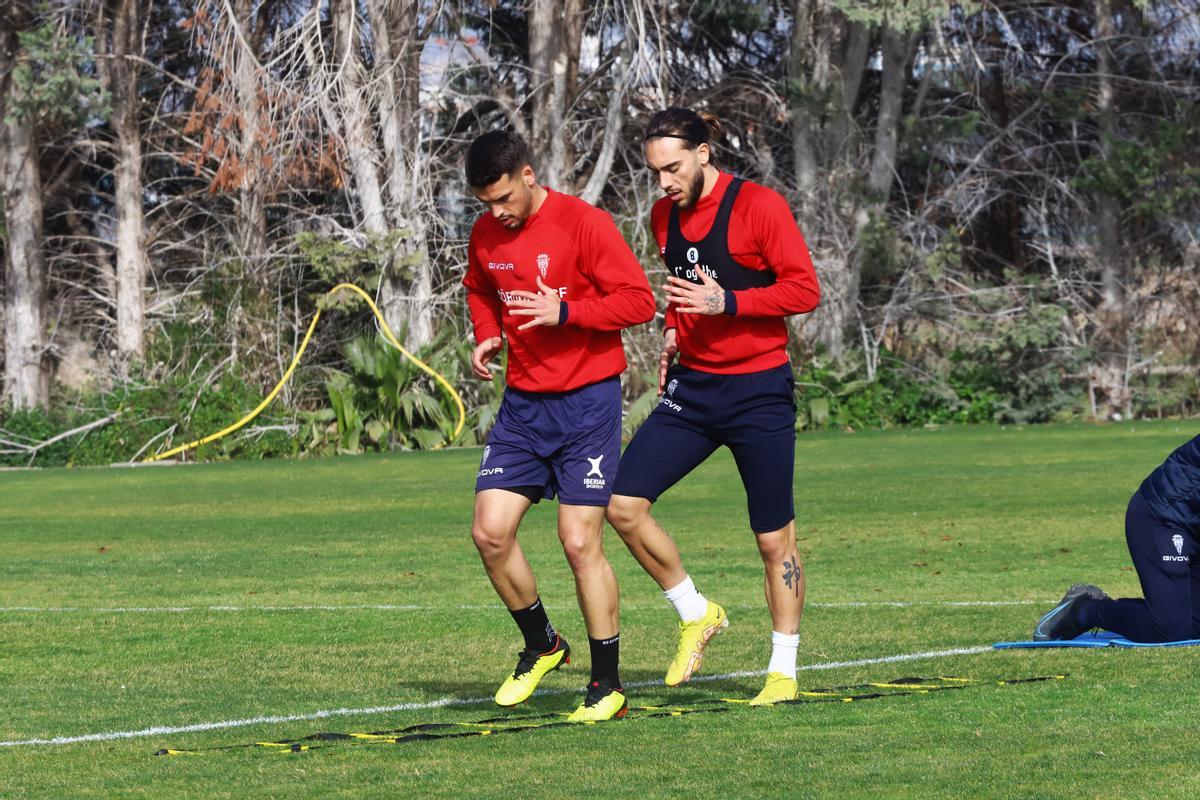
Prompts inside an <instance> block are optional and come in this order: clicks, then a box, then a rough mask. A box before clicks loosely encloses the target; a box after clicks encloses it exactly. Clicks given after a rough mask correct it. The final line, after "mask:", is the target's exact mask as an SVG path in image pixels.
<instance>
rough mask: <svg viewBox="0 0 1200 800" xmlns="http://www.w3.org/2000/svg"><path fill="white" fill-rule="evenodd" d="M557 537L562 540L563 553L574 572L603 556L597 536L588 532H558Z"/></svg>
mask: <svg viewBox="0 0 1200 800" xmlns="http://www.w3.org/2000/svg"><path fill="white" fill-rule="evenodd" d="M558 538H559V540H560V541H561V542H562V548H563V555H565V556H566V557H567V563H568V564H570V565H571V569H572V571H574V572H579V571H581V570H586V569H587V568H588V567H590V566H592V565H593V564H595V563H596V562H597V561H599V560H602V559H603V558H604V551H603V549H601V547H600V539H599V537H598V536H595V535H593V534H591V533H589V532H586V531H568V532H563V533H560V534H559V537H558Z"/></svg>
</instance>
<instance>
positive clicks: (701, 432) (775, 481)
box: [613, 364, 796, 533]
mask: <svg viewBox="0 0 1200 800" xmlns="http://www.w3.org/2000/svg"><path fill="white" fill-rule="evenodd" d="M794 387H795V379H794V378H793V377H792V368H791V366H790V365H789V364H783V365H781V366H779V367H775V368H773V369H767V370H763V371H761V372H750V373H746V374H744V375H718V374H714V373H711V372H700V371H698V370H694V369H688V368H687V367H683V366H680V365H675V366H673V367H671V369H670V371H669V372H668V373H667V385H666V389H665V391H664V392H663V394H662V397H660V398H659V401H658V407H657V408H655V409H654V411H653V412H651V414H650V416H649V417H647V418H646V422H645V423H644V424H643V425H642V427H641V428H640V429H639V430H638V432H637V434H635V435H634V437H633V441H631V442H630V443H629V446H628V447H626V448H625V454H624V455H623V456H622V457H621V470H620V475H619V476H618V478H617V481H616V484H615V486H614V487H613V493H614V494H621V495H628V496H630V497H644V498H646V499H647V500H649V501H650V502H652V503H653V502H654V501H655V500H657V499H658V497H659V495H661V494H662V493H663V492H665V491H666V490H667V489H670V488H671V487H672V486H674V485H675V484H676V483H678V482H679V480H680V479H681V478H683V476H684V475H687V474H688V473H689V472H691V471H692V470H693V469H695V468H696V467H697V466H699V465H700V463H701V462H702V461H704V460H705V459H706V458H708V457H709V456H710V455H712V454H713V451H715V450H716V449H717V448H718V447H720V446H721V445H725V446H726V447H728V448H729V449H730V451H731V452H732V453H733V458H734V461H735V462H736V463H737V468H738V472H739V473H740V474H741V476H742V485H743V486H744V487H745V489H746V506H747V508H748V510H749V512H750V528H751V529H752V530H753V531H754V532H755V533H766V532H768V531H773V530H777V529H779V528H782V527H783V526H784V525H787V524H788V523H789V522H791V521H792V520H793V519H794V518H795V516H796V508H795V502H794V500H793V498H792V475H793V472H794V459H795V452H796V400H795V396H794V394H793V391H794Z"/></svg>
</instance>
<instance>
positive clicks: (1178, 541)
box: [1171, 533, 1183, 555]
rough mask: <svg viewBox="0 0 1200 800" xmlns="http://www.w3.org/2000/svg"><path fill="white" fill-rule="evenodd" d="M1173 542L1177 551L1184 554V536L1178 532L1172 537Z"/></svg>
mask: <svg viewBox="0 0 1200 800" xmlns="http://www.w3.org/2000/svg"><path fill="white" fill-rule="evenodd" d="M1171 544H1173V545H1175V552H1176V553H1178V554H1179V555H1183V537H1182V536H1180V535H1179V534H1178V533H1177V534H1175V535H1174V536H1172V537H1171Z"/></svg>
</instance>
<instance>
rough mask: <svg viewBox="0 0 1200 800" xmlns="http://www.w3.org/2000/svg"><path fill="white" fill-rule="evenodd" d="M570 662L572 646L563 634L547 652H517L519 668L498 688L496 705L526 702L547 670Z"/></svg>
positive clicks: (512, 704) (549, 670)
mask: <svg viewBox="0 0 1200 800" xmlns="http://www.w3.org/2000/svg"><path fill="white" fill-rule="evenodd" d="M570 663H571V646H570V645H568V644H567V640H566V639H564V638H562V637H561V636H559V637H558V639H557V641H555V643H554V647H553V649H551V650H548V651H546V652H545V653H535V652H534V651H532V650H522V651H521V652H520V653H518V654H517V668H516V669H514V670H513V674H512V675H509V676H508V677H507V678H505V679H504V683H502V684H500V688H499V689H497V690H496V705H498V706H515V705H517V704H518V703H524V702H525V701H526V700H528V699H529V696H530V695H531V694H533V690H534V689H536V688H537V685H538V683H539V682H540V681H541V680H542V678H543V677H545V675H546V673H547V672H553V671H554V670H556V669H558V668H559V667H561V666H562V665H563V664H570Z"/></svg>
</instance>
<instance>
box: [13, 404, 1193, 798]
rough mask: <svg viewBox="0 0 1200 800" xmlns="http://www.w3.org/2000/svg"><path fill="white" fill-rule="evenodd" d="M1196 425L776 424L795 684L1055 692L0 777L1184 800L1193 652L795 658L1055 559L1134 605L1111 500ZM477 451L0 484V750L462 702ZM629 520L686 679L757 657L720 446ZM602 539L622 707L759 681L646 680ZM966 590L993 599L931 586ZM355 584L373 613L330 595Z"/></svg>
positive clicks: (730, 475)
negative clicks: (788, 530)
mask: <svg viewBox="0 0 1200 800" xmlns="http://www.w3.org/2000/svg"><path fill="white" fill-rule="evenodd" d="M1196 432H1197V424H1196V423H1179V422H1156V423H1136V424H1122V425H1111V426H1084V425H1080V426H1061V427H1060V426H1055V427H1037V428H1033V427H1031V428H999V427H988V428H945V429H938V430H918V431H890V432H859V433H853V434H843V433H826V434H815V435H814V434H804V435H802V436H801V437H800V439H799V443H798V448H797V474H796V500H797V511H798V518H797V521H798V527H799V537H800V540H801V541H800V548H801V553H802V555H803V556H804V559H805V565H806V568H807V576H808V592H809V594H808V599H809V606H808V608H807V610H806V613H805V619H804V623H803V626H802V632H801V649H800V664H801V666H802V671H801V672H800V683H801V688H818V687H827V686H834V685H840V684H851V683H858V682H861V681H880V680H887V679H892V678H897V677H900V676H905V675H954V676H961V677H968V678H977V679H981V680H987V681H992V680H995V679H999V678H1021V677H1028V676H1034V675H1046V674H1055V673H1069V674H1070V677H1069V678H1068V679H1066V680H1063V681H1056V682H1047V683H1038V684H1031V685H1024V686H1003V687H995V686H984V685H981V686H977V687H972V688H968V689H964V690H961V691H954V692H943V693H933V694H929V695H914V696H906V697H897V698H890V699H882V700H875V701H870V702H861V703H831V704H820V705H805V706H792V707H777V708H773V709H750V708H747V707H744V706H737V705H735V706H732V707H731V710H730V711H728V712H726V713H720V714H704V715H694V716H684V717H679V718H666V719H630V720H626V721H621V722H615V723H606V724H602V725H595V726H580V727H573V728H570V729H564V728H555V729H551V730H545V731H532V732H528V733H520V734H512V735H506V736H487V737H478V738H467V739H458V740H447V741H436V742H419V743H413V744H403V745H386V744H375V745H358V746H344V745H334V746H329V747H325V748H322V749H318V750H312V751H310V752H305V753H279V752H275V751H271V750H267V749H264V748H250V749H244V750H234V751H229V752H218V753H209V754H205V755H200V756H176V757H155V756H154V755H153V754H154V751H155V750H157V749H158V748H160V747H176V748H201V747H210V746H214V745H222V744H233V743H241V742H253V741H256V740H266V739H280V738H293V737H299V736H304V735H307V734H311V733H314V732H317V731H323V730H332V731H370V730H380V729H391V728H398V727H403V726H406V725H411V724H415V723H419V722H454V721H468V720H476V719H481V718H484V717H490V716H494V715H496V714H497V713H499V711H498V709H496V708H495V707H494V706H492V705H491V704H490V703H488V702H478V703H474V704H471V703H460V704H457V705H449V706H444V707H437V708H416V709H410V710H404V711H392V712H387V713H370V714H358V715H350V716H339V717H334V718H327V719H319V720H299V721H291V722H284V723H276V724H257V725H251V726H242V727H233V728H226V729H218V730H211V731H205V732H195V733H174V734H158V735H151V736H139V737H136V738H127V739H120V740H115V741H100V742H86V743H75V744H65V745H57V746H52V745H22V746H0V798H32V797H38V798H40V797H121V798H130V797H139V798H140V797H155V798H157V797H162V798H179V797H203V798H224V797H279V798H284V797H286V798H307V797H313V798H318V797H328V796H354V797H454V798H461V797H531V796H538V797H580V796H585V795H586V796H591V797H616V796H627V797H637V798H655V797H688V798H704V797H713V798H727V797H755V796H761V797H809V796H827V797H881V796H883V797H922V798H923V797H1022V798H1025V797H1047V798H1052V797H1071V798H1078V797H1154V798H1161V797H1179V798H1194V797H1196V796H1198V795H1200V779H1198V778H1197V776H1196V762H1197V759H1198V758H1200V732H1198V730H1197V720H1198V719H1200V717H1198V716H1197V714H1198V711H1197V709H1200V702H1198V701H1200V689H1198V688H1197V680H1196V676H1197V674H1198V673H1200V649H1196V650H1139V651H1118V652H1107V651H1070V650H1067V651H1061V650H1060V651H1016V652H1014V651H1006V652H990V651H989V652H979V653H968V654H961V655H953V656H946V657H940V658H923V659H919V660H913V661H905V662H900V663H873V664H872V663H862V664H852V665H848V666H843V667H838V668H833V669H827V668H810V667H820V666H821V665H823V664H827V663H829V662H855V661H865V660H870V659H879V658H885V657H889V656H897V655H907V654H917V653H927V652H932V651H940V650H947V649H955V648H974V647H979V646H981V645H988V644H990V643H992V642H994V641H997V640H1002V639H1014V638H1026V637H1027V635H1028V634H1029V632H1030V630H1031V628H1032V625H1033V622H1034V621H1035V620H1036V618H1037V616H1038V614H1039V613H1041V611H1043V610H1044V609H1045V608H1047V607H1049V605H1052V604H1053V602H1055V601H1056V600H1057V599H1058V598H1059V596H1060V595H1061V593H1062V591H1063V590H1064V589H1065V587H1066V586H1067V585H1068V584H1070V583H1071V582H1073V581H1077V580H1087V581H1090V582H1095V583H1097V584H1099V585H1100V586H1102V587H1103V588H1105V589H1106V590H1107V591H1109V593H1111V594H1113V595H1115V596H1120V595H1137V594H1138V593H1139V590H1138V584H1137V578H1136V575H1135V574H1134V572H1133V570H1132V567H1131V566H1130V561H1129V557H1128V554H1127V553H1126V551H1125V547H1124V539H1123V518H1124V510H1125V504H1126V502H1127V501H1128V498H1129V496H1130V495H1131V493H1132V492H1133V491H1134V490H1135V489H1136V487H1137V485H1138V484H1139V482H1140V481H1141V479H1142V478H1143V477H1144V476H1145V475H1146V474H1147V473H1148V472H1149V471H1150V470H1151V469H1153V468H1154V467H1155V466H1156V465H1157V464H1158V463H1160V462H1161V461H1162V459H1163V458H1165V457H1166V455H1167V454H1168V453H1169V452H1170V451H1171V450H1172V449H1173V448H1174V447H1176V446H1177V445H1179V444H1180V443H1182V442H1183V441H1185V440H1186V439H1188V438H1190V437H1191V436H1193V435H1195V433H1196ZM478 460H479V450H477V449H476V450H462V451H452V452H437V453H413V454H402V455H401V454H394V455H386V456H374V457H357V458H337V459H328V460H321V461H299V462H296V461H289V462H267V463H231V464H212V465H199V466H177V467H162V468H147V469H88V470H74V471H67V470H46V471H25V472H7V473H0V608H3V610H2V611H0V742H14V741H23V740H29V739H50V738H54V737H73V736H80V735H85V734H92V733H105V732H122V731H137V730H142V729H145V728H149V727H152V726H167V727H171V726H186V725H191V724H196V723H207V722H219V721H227V720H241V719H247V718H253V717H257V716H277V715H304V714H311V713H313V712H317V711H321V710H328V709H339V708H350V709H363V708H372V707H378V706H391V705H398V704H407V703H411V704H418V705H419V704H428V703H432V702H434V701H439V700H443V699H446V698H452V699H456V700H470V699H472V698H486V697H489V696H490V695H491V694H492V693H493V692H494V691H495V688H496V686H497V685H498V682H499V680H500V679H501V678H502V677H503V675H504V673H505V672H506V670H510V669H511V668H512V665H513V664H514V663H515V654H516V651H517V650H518V649H519V647H520V642H519V637H518V635H517V633H516V629H515V626H514V625H513V624H512V621H511V619H510V617H509V616H508V614H507V613H506V612H505V611H504V610H503V608H502V607H501V606H500V605H499V603H498V601H497V600H496V598H495V595H494V594H493V592H492V589H491V587H490V585H489V584H488V582H487V578H486V576H485V574H484V572H483V568H482V566H481V565H480V564H479V561H478V557H477V555H476V553H475V551H474V548H473V546H472V544H471V541H470V535H469V524H470V517H471V503H472V486H473V479H474V474H475V470H476V468H477V464H478ZM658 516H659V518H660V520H661V521H662V522H663V524H664V526H665V527H666V528H667V529H668V530H669V531H671V532H672V534H673V535H674V536H675V538H676V540H677V541H678V543H679V545H680V548H681V550H682V551H683V554H684V557H685V564H686V566H687V567H688V569H689V571H690V573H691V574H692V576H693V577H694V578H695V580H696V583H697V585H698V586H699V587H700V588H701V590H702V591H704V592H705V593H706V594H708V595H709V596H711V597H712V598H714V599H716V600H718V601H720V602H722V603H723V604H725V605H726V607H727V608H728V609H729V611H730V619H731V626H730V629H729V631H728V632H727V633H726V634H725V635H724V636H722V637H721V638H719V639H717V640H716V641H715V642H714V644H713V645H712V647H711V648H710V652H709V654H708V655H707V656H706V659H705V663H704V670H703V672H704V673H705V674H706V675H710V676H711V675H721V674H726V673H735V672H744V671H757V670H762V669H763V668H765V666H766V661H767V657H768V655H769V648H770V634H769V618H768V616H767V613H766V610H765V608H764V604H763V601H762V567H761V563H760V561H759V559H758V555H757V551H756V550H755V548H754V546H753V542H752V540H751V534H750V533H749V529H748V525H747V519H746V511H745V506H744V497H743V494H742V490H741V486H740V483H739V482H738V478H737V473H736V470H735V469H734V466H733V462H732V459H731V458H729V457H728V455H727V454H726V453H724V452H722V453H720V454H718V455H717V456H716V457H714V458H713V459H711V460H710V461H709V462H708V463H706V464H705V465H704V466H703V467H702V468H701V469H699V470H698V471H697V472H695V473H694V474H693V475H691V476H690V477H689V478H687V479H686V480H685V481H684V482H683V483H682V484H680V485H679V486H677V487H676V488H675V489H673V490H672V491H671V492H669V493H668V494H667V495H666V496H665V497H664V498H663V500H662V501H661V502H660V503H659V504H658ZM553 526H554V513H553V505H552V504H548V503H543V504H542V505H541V506H540V507H535V508H534V509H533V510H532V511H531V513H530V514H529V516H528V517H527V518H526V521H525V525H524V527H523V530H522V534H521V540H522V544H523V546H524V547H525V550H526V552H527V553H528V555H529V557H530V560H531V562H532V563H533V566H534V570H535V572H536V574H537V575H538V578H539V583H540V588H541V594H542V597H543V599H544V600H545V601H546V603H547V605H548V607H549V608H550V612H551V619H552V620H553V621H554V622H555V625H556V626H557V627H558V628H559V629H560V630H561V631H562V632H563V634H564V635H565V636H566V637H567V638H568V639H570V640H572V641H573V642H574V643H575V646H576V655H577V657H576V658H575V660H574V663H573V664H572V666H570V667H568V668H565V669H563V670H562V671H560V672H556V673H552V674H551V675H550V676H549V677H548V678H547V679H546V681H544V683H543V686H544V687H546V689H547V690H548V691H547V693H544V694H543V693H539V694H538V695H535V696H534V698H533V699H532V700H531V701H530V702H529V703H528V704H527V705H526V706H524V707H522V708H521V709H519V710H516V711H514V712H511V713H516V714H527V713H536V712H542V711H545V712H550V711H564V712H566V711H570V710H571V709H573V708H574V707H575V706H576V705H577V704H578V702H579V699H580V692H581V690H582V687H583V684H584V682H585V681H586V679H587V675H588V671H587V655H586V651H587V640H586V635H585V633H584V630H583V626H582V622H581V620H580V617H579V612H578V609H577V608H576V606H575V600H574V588H573V584H572V582H571V579H570V573H569V571H568V569H567V567H566V564H565V561H564V559H563V557H562V552H561V548H560V547H559V544H558V541H557V538H556V537H555V534H554V527H553ZM606 543H607V550H608V554H609V558H610V560H611V561H612V563H613V566H614V568H615V569H616V572H617V575H618V579H619V581H620V585H621V593H622V606H623V607H622V616H621V620H622V622H621V629H622V677H623V679H624V681H625V682H626V684H627V685H629V686H630V689H629V695H630V699H631V703H633V704H635V705H636V704H655V703H677V704H687V703H693V702H697V701H702V700H706V699H712V698H721V697H746V698H748V697H750V696H752V695H753V694H754V693H755V692H756V691H757V690H758V688H760V686H761V682H762V678H761V677H760V676H749V677H740V678H730V679H726V680H717V681H708V682H694V683H692V684H689V685H687V686H685V687H681V688H679V689H675V690H666V689H665V688H664V687H662V686H661V684H660V683H658V682H659V681H661V678H662V674H663V671H664V669H665V667H666V663H667V660H668V658H669V656H670V655H671V652H672V649H673V647H674V637H675V616H674V613H673V611H672V610H671V609H670V607H669V605H668V604H666V603H665V601H663V599H662V597H661V594H660V593H659V591H658V589H657V587H656V586H655V585H654V584H653V582H652V581H651V580H650V579H649V578H648V577H646V576H645V575H644V573H642V572H641V570H640V568H639V567H638V566H637V565H636V563H635V562H634V561H633V559H632V558H631V557H630V556H629V555H628V553H627V552H626V551H625V549H624V547H623V545H621V543H620V541H619V539H617V537H616V536H615V534H614V533H612V532H611V531H609V532H608V533H606ZM992 601H995V602H998V603H1002V604H1001V605H954V603H987V602H992ZM899 604H903V605H899ZM377 605H392V606H396V607H395V608H386V609H382V608H364V607H362V606H377ZM301 606H304V607H307V608H303V609H301V608H297V607H301ZM355 606H358V607H357V608H355ZM317 607H324V608H317Z"/></svg>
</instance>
